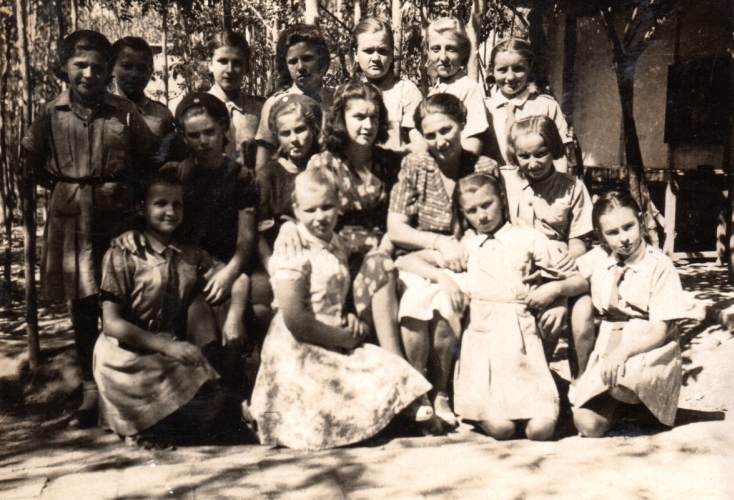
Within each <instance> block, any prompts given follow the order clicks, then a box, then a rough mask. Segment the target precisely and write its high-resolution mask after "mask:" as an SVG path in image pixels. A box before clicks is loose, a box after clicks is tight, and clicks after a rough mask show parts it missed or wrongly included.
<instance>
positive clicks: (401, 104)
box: [382, 80, 423, 151]
mask: <svg viewBox="0 0 734 500" xmlns="http://www.w3.org/2000/svg"><path fill="white" fill-rule="evenodd" d="M382 101H383V102H384V103H385V108H386V109H387V120H388V122H389V128H388V131H387V133H388V138H387V141H385V144H383V145H382V146H383V147H384V148H385V149H391V150H393V151H400V150H401V149H402V147H403V146H404V145H405V143H404V142H403V138H402V135H401V129H402V128H406V129H412V128H415V122H414V121H413V115H414V114H415V110H416V108H418V106H419V105H420V103H421V101H423V94H421V91H420V90H418V87H416V85H415V84H414V83H413V82H411V81H408V80H397V81H396V82H395V85H393V87H392V88H391V89H388V90H383V91H382Z"/></svg>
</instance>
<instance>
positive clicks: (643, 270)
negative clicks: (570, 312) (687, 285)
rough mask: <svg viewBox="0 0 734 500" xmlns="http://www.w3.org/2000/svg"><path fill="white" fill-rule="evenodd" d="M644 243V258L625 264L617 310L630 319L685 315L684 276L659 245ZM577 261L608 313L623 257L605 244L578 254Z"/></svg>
mask: <svg viewBox="0 0 734 500" xmlns="http://www.w3.org/2000/svg"><path fill="white" fill-rule="evenodd" d="M642 245H645V247H644V248H643V249H642V252H643V257H642V258H641V259H640V260H638V261H637V262H636V263H634V264H629V263H625V271H624V275H623V276H622V277H621V282H620V283H619V286H618V288H617V289H618V291H619V296H618V305H617V309H618V310H619V311H621V312H622V313H624V314H626V315H627V316H629V317H630V318H644V319H647V318H649V319H650V320H656V321H670V320H675V319H680V318H682V317H684V316H685V311H686V306H685V298H684V295H683V288H682V286H681V283H680V277H679V276H678V272H677V271H676V270H675V266H673V263H672V262H671V261H670V259H669V258H668V257H666V256H665V254H663V253H662V252H661V251H660V250H658V249H657V248H654V247H651V246H649V245H646V244H645V243H644V242H643V243H642ZM576 264H577V265H578V267H579V270H580V272H581V274H582V275H583V276H584V278H586V279H587V280H588V281H589V283H590V284H591V301H592V302H593V304H594V308H595V309H596V311H597V312H598V313H599V314H606V313H607V312H608V307H609V303H610V297H609V294H610V292H611V291H612V290H614V289H615V288H614V283H613V281H614V280H616V279H618V277H617V269H616V268H617V267H618V264H619V259H618V258H617V257H616V255H615V254H614V253H613V252H611V251H610V250H609V249H608V248H607V247H606V246H605V245H600V246H598V247H596V248H594V249H593V250H591V251H590V252H588V253H586V254H584V255H582V256H581V257H578V258H577V259H576Z"/></svg>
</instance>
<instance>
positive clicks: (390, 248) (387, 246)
mask: <svg viewBox="0 0 734 500" xmlns="http://www.w3.org/2000/svg"><path fill="white" fill-rule="evenodd" d="M377 249H378V250H381V251H383V252H385V253H386V254H388V255H392V254H393V252H394V251H395V245H393V244H392V241H390V237H389V236H388V235H387V233H385V236H383V237H382V240H380V246H379V247H377Z"/></svg>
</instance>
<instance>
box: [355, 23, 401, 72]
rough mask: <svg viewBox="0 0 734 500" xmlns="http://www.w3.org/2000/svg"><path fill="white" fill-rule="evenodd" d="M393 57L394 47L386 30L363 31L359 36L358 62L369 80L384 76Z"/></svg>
mask: <svg viewBox="0 0 734 500" xmlns="http://www.w3.org/2000/svg"><path fill="white" fill-rule="evenodd" d="M392 59H393V51H392V47H390V45H389V44H388V39H387V34H385V33H384V32H382V31H379V32H376V33H362V34H361V35H359V36H358V37H357V63H358V64H359V67H360V68H361V69H362V72H363V73H364V76H366V77H367V79H368V80H379V79H380V78H382V77H384V76H385V75H386V74H387V72H388V71H389V70H390V63H392Z"/></svg>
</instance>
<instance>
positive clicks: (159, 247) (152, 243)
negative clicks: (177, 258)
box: [143, 231, 181, 255]
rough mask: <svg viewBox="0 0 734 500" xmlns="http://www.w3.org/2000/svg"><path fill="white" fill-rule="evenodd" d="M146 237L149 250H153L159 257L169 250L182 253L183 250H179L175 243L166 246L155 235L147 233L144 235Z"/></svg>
mask: <svg viewBox="0 0 734 500" xmlns="http://www.w3.org/2000/svg"><path fill="white" fill-rule="evenodd" d="M143 235H145V239H146V240H147V242H148V248H150V249H151V250H153V252H155V253H156V254H158V255H163V254H164V253H165V251H166V250H167V249H169V248H170V249H171V250H173V251H174V252H176V253H181V249H180V248H178V247H177V246H176V245H175V244H174V243H171V244H170V245H164V244H163V243H161V242H160V241H158V239H156V238H155V237H154V236H153V235H151V234H150V233H148V232H147V231H146V232H144V233H143Z"/></svg>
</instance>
